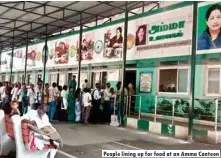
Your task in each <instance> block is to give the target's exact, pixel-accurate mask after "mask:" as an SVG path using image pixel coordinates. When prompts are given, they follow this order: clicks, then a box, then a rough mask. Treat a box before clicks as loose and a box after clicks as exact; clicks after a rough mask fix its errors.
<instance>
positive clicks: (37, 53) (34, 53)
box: [27, 42, 47, 69]
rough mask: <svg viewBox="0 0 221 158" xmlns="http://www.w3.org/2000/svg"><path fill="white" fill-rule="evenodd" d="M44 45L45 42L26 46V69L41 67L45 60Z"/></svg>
mask: <svg viewBox="0 0 221 158" xmlns="http://www.w3.org/2000/svg"><path fill="white" fill-rule="evenodd" d="M44 45H45V43H44V42H42V43H39V44H35V45H31V46H29V47H28V54H27V69H39V68H43V65H44V60H45V54H44ZM46 58H47V56H46Z"/></svg>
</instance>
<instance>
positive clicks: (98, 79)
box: [91, 71, 107, 89]
mask: <svg viewBox="0 0 221 158" xmlns="http://www.w3.org/2000/svg"><path fill="white" fill-rule="evenodd" d="M96 83H100V86H101V89H105V87H106V84H107V71H98V72H92V73H91V88H92V89H93V88H94V86H95V84H96Z"/></svg>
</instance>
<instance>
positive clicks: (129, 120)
mask: <svg viewBox="0 0 221 158" xmlns="http://www.w3.org/2000/svg"><path fill="white" fill-rule="evenodd" d="M137 120H138V119H134V118H127V127H130V128H134V129H137Z"/></svg>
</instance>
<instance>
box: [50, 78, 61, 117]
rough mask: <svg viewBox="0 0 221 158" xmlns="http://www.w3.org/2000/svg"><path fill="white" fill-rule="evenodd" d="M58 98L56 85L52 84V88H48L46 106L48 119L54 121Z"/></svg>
mask: <svg viewBox="0 0 221 158" xmlns="http://www.w3.org/2000/svg"><path fill="white" fill-rule="evenodd" d="M58 97H59V92H58V89H57V84H56V83H55V82H54V83H52V87H50V88H49V99H48V105H49V113H48V114H49V119H50V120H54V117H55V112H56V101H57V99H58Z"/></svg>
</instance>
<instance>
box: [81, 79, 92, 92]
mask: <svg viewBox="0 0 221 158" xmlns="http://www.w3.org/2000/svg"><path fill="white" fill-rule="evenodd" d="M85 88H87V89H88V88H90V85H89V83H88V80H87V79H86V80H84V84H83V85H82V90H84V89H85Z"/></svg>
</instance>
